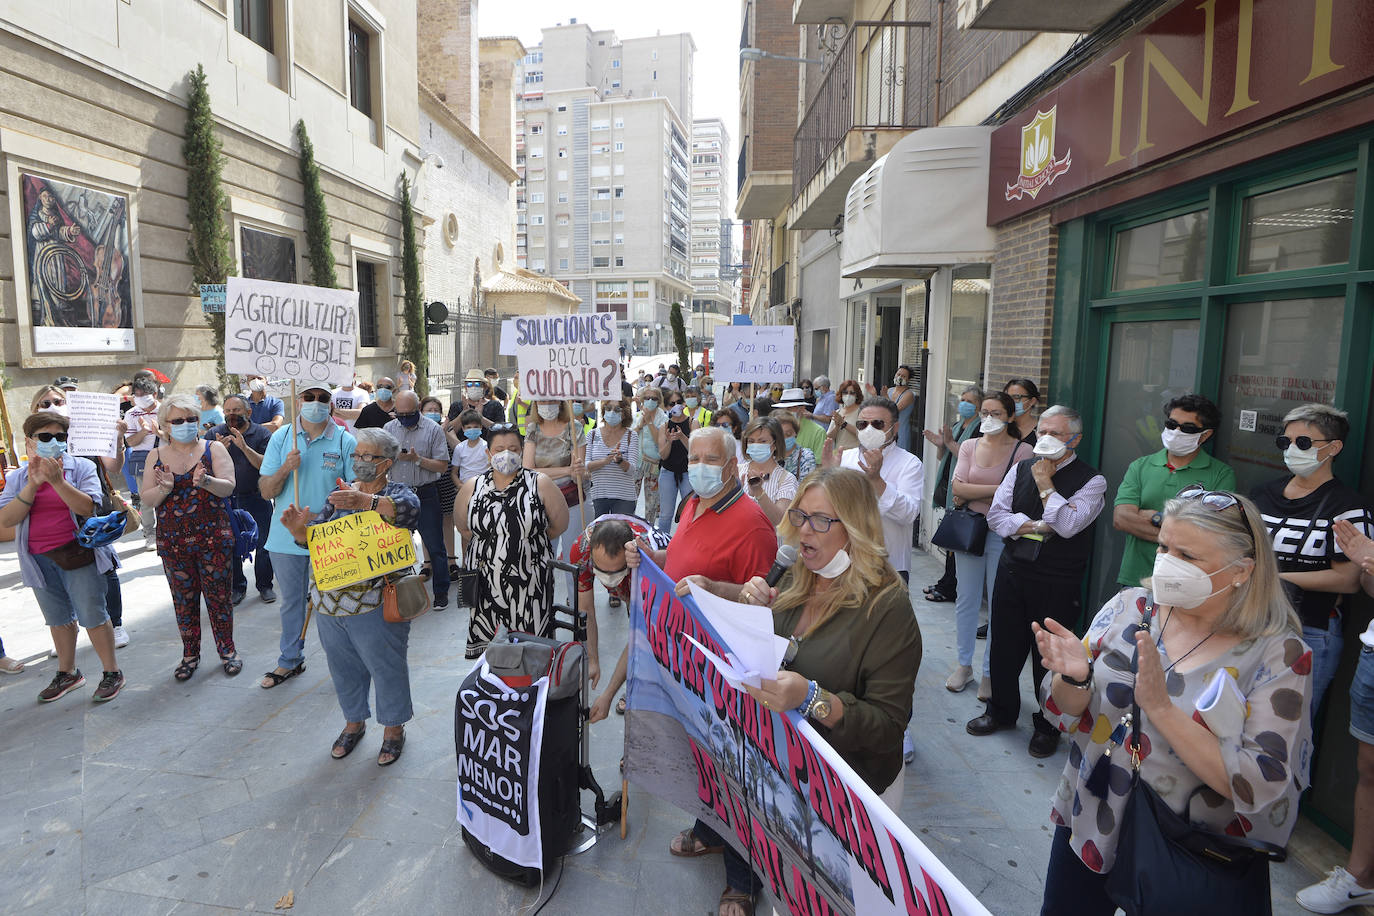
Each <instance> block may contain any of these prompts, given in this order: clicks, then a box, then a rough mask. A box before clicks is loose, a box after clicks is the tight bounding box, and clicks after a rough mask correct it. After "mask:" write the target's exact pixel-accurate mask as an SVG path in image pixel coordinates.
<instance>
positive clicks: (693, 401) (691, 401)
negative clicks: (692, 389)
mask: <svg viewBox="0 0 1374 916" xmlns="http://www.w3.org/2000/svg"><path fill="white" fill-rule="evenodd" d="M686 400H687V407H688V409H689V410H695V409H696V406H697V405H698V404H700V403H701V401H700V400H699V399H698V398H693V397H688V398H687V399H686Z"/></svg>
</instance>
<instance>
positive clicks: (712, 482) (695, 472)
mask: <svg viewBox="0 0 1374 916" xmlns="http://www.w3.org/2000/svg"><path fill="white" fill-rule="evenodd" d="M723 470H724V469H723V468H720V467H717V466H716V465H714V464H706V463H705V462H704V461H698V462H697V463H696V464H691V465H688V466H687V480H688V481H690V482H691V484H692V490H693V491H695V492H696V494H697V495H698V496H700V497H701V498H702V499H710V498H711V497H712V496H715V495H716V494H717V493H719V492H720V491H721V489H723V488H724V486H725V478H724V477H723V476H722V471H723Z"/></svg>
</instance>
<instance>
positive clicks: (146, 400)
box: [134, 394, 153, 410]
mask: <svg viewBox="0 0 1374 916" xmlns="http://www.w3.org/2000/svg"><path fill="white" fill-rule="evenodd" d="M134 406H135V407H137V408H138V409H139V410H147V409H148V408H149V407H152V406H153V396H152V395H151V394H140V395H139V396H138V397H136V398H134Z"/></svg>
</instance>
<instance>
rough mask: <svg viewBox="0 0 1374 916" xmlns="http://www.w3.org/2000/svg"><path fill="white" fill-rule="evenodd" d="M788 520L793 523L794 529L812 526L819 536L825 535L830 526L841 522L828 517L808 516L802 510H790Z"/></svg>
mask: <svg viewBox="0 0 1374 916" xmlns="http://www.w3.org/2000/svg"><path fill="white" fill-rule="evenodd" d="M787 520H788V521H789V522H791V523H792V527H793V528H801V527H802V526H804V525H810V526H811V530H812V531H814V532H816V533H817V534H825V533H826V532H827V531H829V530H830V526H831V525H833V524H835V523H836V522H838V521H839V519H837V518H831V517H830V516H828V515H807V514H806V513H805V512H803V511H802V510H800V509H788V510H787Z"/></svg>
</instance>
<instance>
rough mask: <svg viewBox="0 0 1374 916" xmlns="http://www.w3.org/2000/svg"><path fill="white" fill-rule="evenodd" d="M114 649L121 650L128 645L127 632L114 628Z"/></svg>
mask: <svg viewBox="0 0 1374 916" xmlns="http://www.w3.org/2000/svg"><path fill="white" fill-rule="evenodd" d="M114 638H115V648H116V649H122V648H124V647H125V646H127V645H128V644H129V631H128V630H126V629H124V628H123V627H115V628H114Z"/></svg>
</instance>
